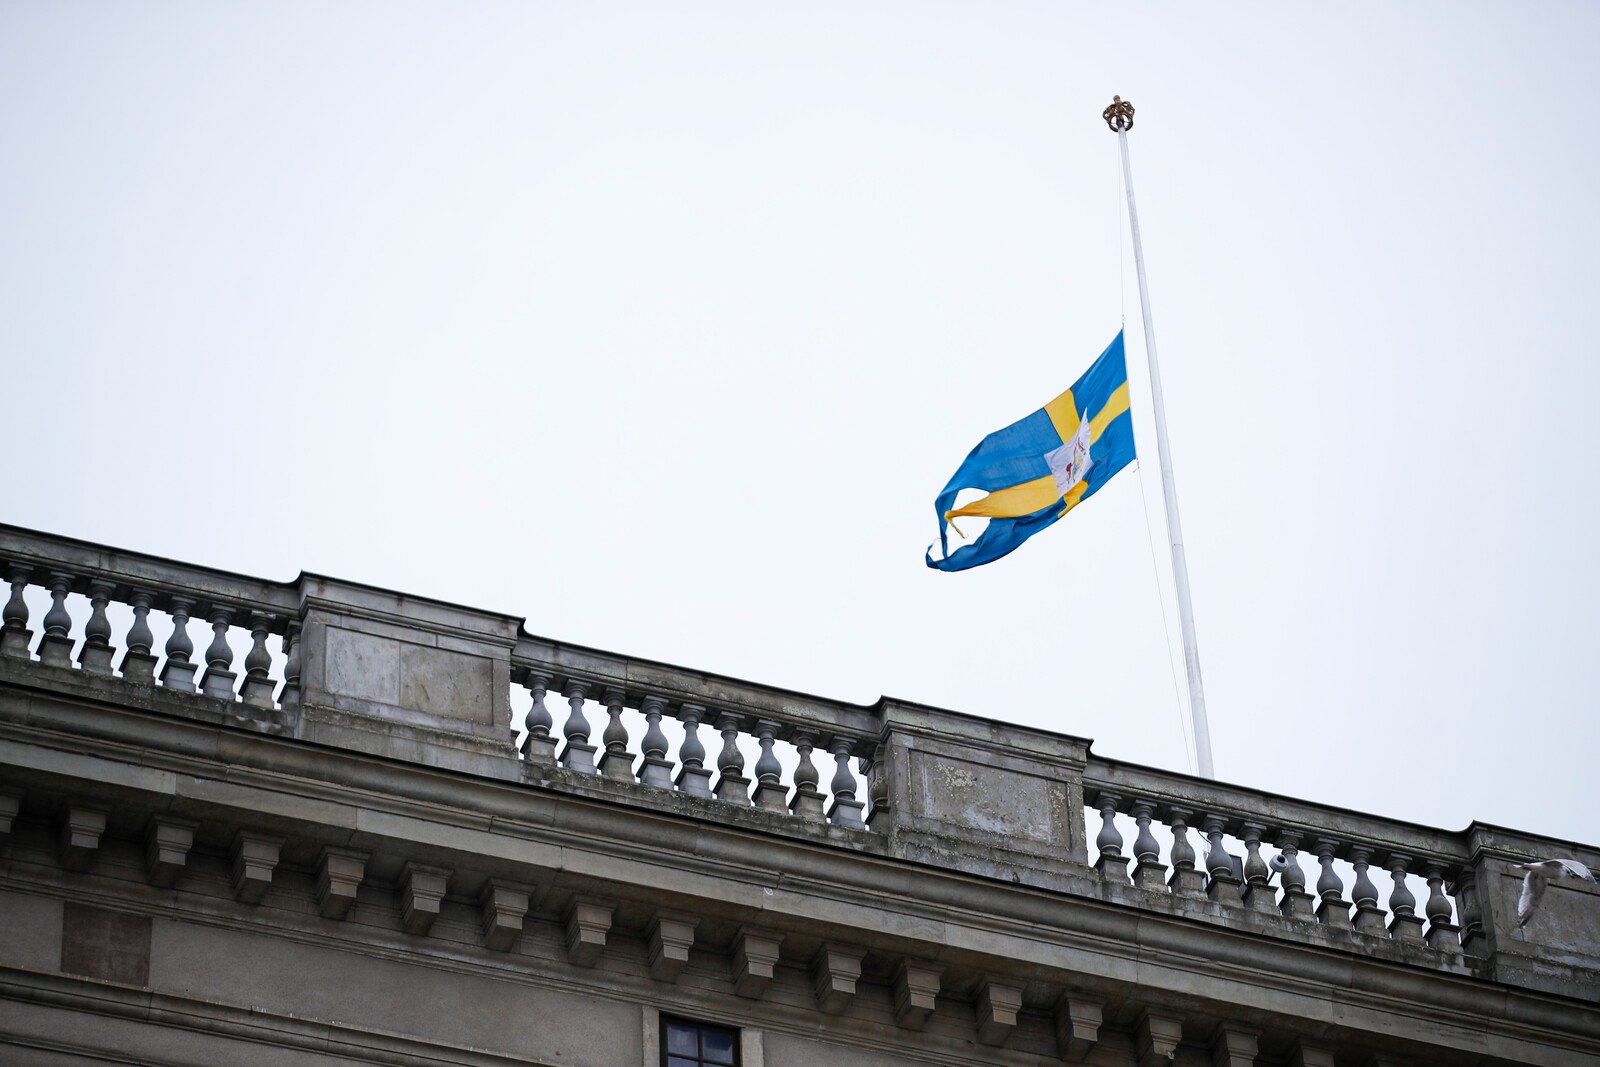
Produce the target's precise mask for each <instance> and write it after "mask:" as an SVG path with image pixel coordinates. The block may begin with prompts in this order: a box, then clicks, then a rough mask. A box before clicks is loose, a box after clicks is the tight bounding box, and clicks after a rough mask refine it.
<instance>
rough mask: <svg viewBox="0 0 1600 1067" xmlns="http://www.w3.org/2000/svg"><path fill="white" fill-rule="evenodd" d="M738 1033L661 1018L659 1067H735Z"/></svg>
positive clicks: (716, 1027) (685, 1021) (681, 1020)
mask: <svg viewBox="0 0 1600 1067" xmlns="http://www.w3.org/2000/svg"><path fill="white" fill-rule="evenodd" d="M738 1065H739V1031H737V1030H734V1029H731V1028H729V1027H726V1026H712V1025H711V1024H710V1023H697V1022H691V1021H690V1020H688V1019H674V1018H671V1017H669V1016H666V1015H663V1016H662V1017H661V1067H738Z"/></svg>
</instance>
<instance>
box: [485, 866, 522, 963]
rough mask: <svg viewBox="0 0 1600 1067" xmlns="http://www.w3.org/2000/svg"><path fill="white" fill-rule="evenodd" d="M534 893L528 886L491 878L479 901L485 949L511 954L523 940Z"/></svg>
mask: <svg viewBox="0 0 1600 1067" xmlns="http://www.w3.org/2000/svg"><path fill="white" fill-rule="evenodd" d="M532 898H533V891H532V890H531V889H530V888H529V887H527V886H524V885H517V884H515V883H512V882H502V881H500V880H499V879H495V878H491V879H490V880H489V881H488V882H487V883H486V884H485V885H484V887H483V893H482V894H481V895H480V896H479V897H478V908H479V910H480V912H481V926H482V929H483V945H484V947H485V948H487V949H491V950H493V951H495V952H507V951H509V950H510V949H511V946H512V945H515V944H516V943H517V939H518V938H520V937H521V936H522V921H523V919H524V918H525V917H526V916H527V914H528V903H529V901H530V900H531V899H532Z"/></svg>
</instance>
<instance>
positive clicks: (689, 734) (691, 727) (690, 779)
mask: <svg viewBox="0 0 1600 1067" xmlns="http://www.w3.org/2000/svg"><path fill="white" fill-rule="evenodd" d="M705 713H706V709H705V708H703V707H701V706H700V705H699V704H680V705H679V706H678V718H679V719H681V720H682V721H683V743H682V744H681V745H679V746H678V762H679V763H682V764H683V766H682V767H681V768H679V770H678V778H677V782H678V792H680V793H688V794H689V795H690V796H692V797H709V796H711V768H709V767H707V766H705V761H706V746H704V745H702V744H701V743H700V719H701V717H702V716H704V715H705Z"/></svg>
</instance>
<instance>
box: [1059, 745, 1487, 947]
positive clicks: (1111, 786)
mask: <svg viewBox="0 0 1600 1067" xmlns="http://www.w3.org/2000/svg"><path fill="white" fill-rule="evenodd" d="M1084 799H1085V802H1086V805H1087V808H1088V810H1089V812H1090V813H1091V829H1097V831H1098V832H1097V833H1096V834H1095V838H1094V851H1095V860H1094V867H1095V870H1096V872H1097V873H1098V875H1099V877H1100V879H1101V880H1102V882H1103V883H1104V884H1105V885H1107V886H1114V887H1117V889H1118V890H1120V889H1122V888H1125V887H1129V886H1130V881H1129V873H1130V872H1129V866H1130V864H1131V865H1132V867H1133V869H1132V881H1131V886H1132V888H1133V889H1134V890H1136V891H1137V892H1136V893H1135V894H1133V896H1134V897H1135V898H1138V899H1143V900H1146V901H1148V900H1150V899H1151V898H1154V899H1155V901H1156V902H1158V903H1159V902H1161V901H1162V900H1163V898H1165V899H1167V900H1170V901H1171V902H1172V906H1174V907H1178V908H1184V907H1186V906H1189V907H1192V904H1193V902H1199V901H1204V902H1208V903H1210V904H1214V905H1218V906H1220V907H1221V908H1222V909H1243V910H1244V911H1247V912H1250V913H1254V914H1255V915H1257V916H1260V917H1262V918H1263V919H1264V920H1265V921H1266V922H1267V923H1268V925H1273V924H1277V925H1278V928H1279V929H1280V930H1282V931H1286V932H1289V933H1290V935H1291V936H1293V935H1294V933H1295V932H1296V931H1297V930H1299V931H1303V930H1305V929H1307V926H1308V925H1309V926H1320V927H1322V928H1324V929H1326V930H1332V931H1345V930H1350V931H1355V932H1358V933H1360V934H1362V935H1365V936H1366V937H1370V938H1376V939H1382V940H1385V941H1393V942H1395V943H1397V944H1405V945H1414V946H1426V948H1428V949H1431V950H1433V952H1434V953H1435V954H1436V958H1437V959H1438V961H1440V962H1442V963H1450V962H1452V961H1453V960H1454V959H1455V958H1456V957H1459V956H1460V954H1461V951H1462V940H1463V939H1462V933H1463V930H1462V927H1461V926H1459V925H1457V924H1456V923H1455V922H1454V921H1453V919H1454V916H1455V915H1456V914H1457V913H1458V910H1459V913H1460V914H1463V915H1465V916H1466V919H1467V927H1466V931H1465V932H1466V935H1467V938H1466V940H1467V947H1468V948H1471V947H1472V945H1473V939H1474V938H1476V937H1478V936H1480V935H1481V933H1482V920H1481V916H1479V914H1478V912H1477V910H1476V907H1475V900H1474V895H1473V883H1472V866H1471V864H1472V859H1471V855H1470V853H1469V851H1468V847H1467V840H1466V837H1465V835H1462V834H1451V833H1446V832H1443V831H1439V830H1432V829H1429V828H1427V827H1422V826H1413V825H1410V824H1407V823H1401V822H1395V821H1393V820H1386V819H1377V818H1373V817H1371V816H1368V815H1362V814H1359V813H1357V812H1351V811H1343V810H1340V809H1337V808H1330V807H1325V806H1319V805H1314V804H1308V803H1305V802H1303V801H1298V800H1294V799H1291V798H1288V797H1278V796H1272V795H1271V794H1266V793H1259V792H1255V791H1251V790H1246V789H1240V788H1238V787H1235V786H1230V785H1225V784H1223V783H1220V782H1211V781H1203V780H1199V779H1195V778H1191V777H1188V776H1186V775H1178V774H1172V773H1168V772H1164V771H1159V770H1154V769H1151V768H1147V767H1139V766H1135V765H1133V764H1127V763H1120V762H1117V761H1113V760H1105V759H1100V758H1098V757H1096V758H1091V759H1090V761H1089V763H1088V766H1087V767H1086V768H1085V771H1084ZM1191 831H1198V833H1199V841H1200V845H1199V849H1198V850H1197V849H1196V847H1195V844H1194V842H1193V840H1192V839H1191ZM1130 837H1131V843H1130ZM1264 845H1266V846H1272V848H1273V854H1272V855H1270V856H1269V855H1264V854H1263V851H1262V846H1264ZM1307 857H1309V858H1311V860H1312V861H1313V862H1314V863H1315V864H1316V866H1315V867H1314V868H1313V871H1312V874H1311V875H1308V873H1307V871H1306V870H1305V868H1304V867H1303V866H1302V865H1301V861H1302V859H1304V858H1307ZM1374 869H1376V870H1382V871H1385V872H1387V876H1388V879H1389V882H1390V889H1389V893H1388V895H1387V898H1386V899H1384V898H1383V897H1382V894H1381V893H1380V891H1379V889H1378V887H1377V885H1375V884H1374V883H1373V881H1372V878H1371V874H1372V872H1373V871H1374ZM1419 882H1420V883H1421V884H1419ZM1308 885H1310V886H1311V887H1312V888H1314V890H1315V892H1311V891H1308ZM1347 889H1348V892H1349V894H1350V899H1346V898H1345V894H1346V891H1347ZM1419 893H1420V895H1419ZM1452 893H1454V894H1455V895H1456V898H1457V904H1456V905H1452V902H1451V899H1450V894H1452ZM1423 901H1425V903H1419V902H1423ZM1222 914H1226V911H1223V912H1222Z"/></svg>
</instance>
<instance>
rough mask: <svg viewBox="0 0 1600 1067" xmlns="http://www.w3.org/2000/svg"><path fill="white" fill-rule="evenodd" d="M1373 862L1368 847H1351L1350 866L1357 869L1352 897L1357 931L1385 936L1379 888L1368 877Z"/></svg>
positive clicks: (1351, 890) (1370, 850)
mask: <svg viewBox="0 0 1600 1067" xmlns="http://www.w3.org/2000/svg"><path fill="white" fill-rule="evenodd" d="M1371 860H1372V849H1370V848H1368V847H1367V846H1366V845H1352V846H1351V847H1350V865H1351V866H1352V867H1354V868H1355V869H1356V884H1355V885H1354V886H1352V887H1351V889H1350V895H1351V896H1352V897H1354V898H1355V902H1356V918H1355V923H1356V929H1357V930H1360V931H1361V932H1362V933H1367V934H1383V933H1384V932H1385V923H1384V919H1383V909H1382V908H1380V907H1378V887H1377V886H1375V885H1373V884H1372V879H1371V878H1369V877H1367V865H1368V863H1369V862H1370V861H1371Z"/></svg>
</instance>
